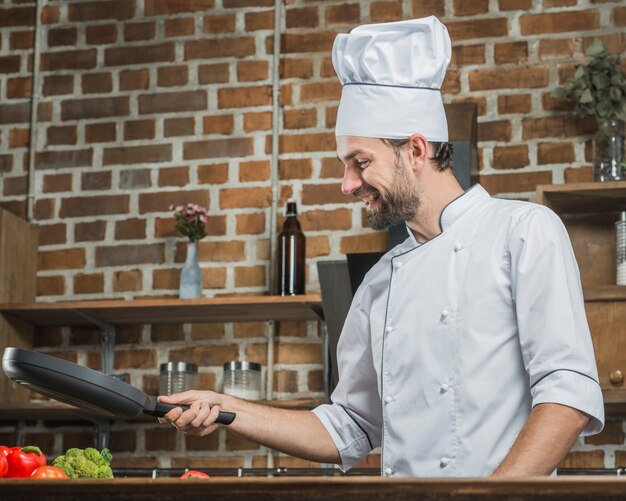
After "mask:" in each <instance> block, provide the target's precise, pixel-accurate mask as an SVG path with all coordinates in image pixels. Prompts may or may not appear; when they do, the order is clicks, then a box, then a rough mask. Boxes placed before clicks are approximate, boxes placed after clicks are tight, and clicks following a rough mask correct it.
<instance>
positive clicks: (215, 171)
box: [198, 164, 228, 184]
mask: <svg viewBox="0 0 626 501" xmlns="http://www.w3.org/2000/svg"><path fill="white" fill-rule="evenodd" d="M227 181H228V164H211V165H199V166H198V183H200V184H223V183H226V182H227Z"/></svg>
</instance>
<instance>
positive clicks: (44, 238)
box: [39, 223, 67, 246]
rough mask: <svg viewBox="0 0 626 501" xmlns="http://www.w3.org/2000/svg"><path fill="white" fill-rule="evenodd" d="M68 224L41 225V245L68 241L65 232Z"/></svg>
mask: <svg viewBox="0 0 626 501" xmlns="http://www.w3.org/2000/svg"><path fill="white" fill-rule="evenodd" d="M66 232H67V225H65V224H64V223H59V224H47V225H42V226H40V227H39V245H40V246H41V245H58V244H64V243H65V242H67V238H66V237H65V234H66Z"/></svg>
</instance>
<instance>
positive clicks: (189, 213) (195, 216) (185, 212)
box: [170, 204, 207, 242]
mask: <svg viewBox="0 0 626 501" xmlns="http://www.w3.org/2000/svg"><path fill="white" fill-rule="evenodd" d="M170 210H173V211H174V219H175V220H176V230H177V231H178V232H179V233H180V234H181V235H183V236H185V237H188V238H189V241H190V242H197V241H199V240H202V239H203V238H204V237H206V229H205V227H206V223H207V210H206V209H205V208H204V207H200V206H199V205H196V204H187V206H184V205H179V206H178V207H174V206H173V205H170Z"/></svg>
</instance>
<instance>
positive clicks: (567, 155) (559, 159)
mask: <svg viewBox="0 0 626 501" xmlns="http://www.w3.org/2000/svg"><path fill="white" fill-rule="evenodd" d="M575 159H576V154H575V153H574V145H573V144H572V143H569V142H568V143H539V145H538V147H537V163H538V164H539V165H545V164H562V163H571V162H573V161H574V160H575Z"/></svg>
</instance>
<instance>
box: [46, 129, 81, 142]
mask: <svg viewBox="0 0 626 501" xmlns="http://www.w3.org/2000/svg"><path fill="white" fill-rule="evenodd" d="M46 135H47V143H48V144H76V126H75V125H66V126H58V127H54V126H51V127H48V129H47V130H46Z"/></svg>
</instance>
